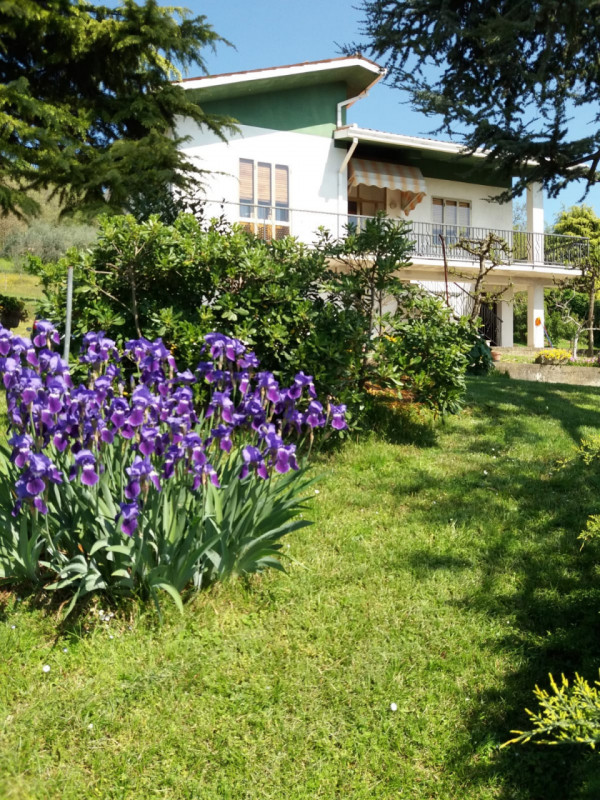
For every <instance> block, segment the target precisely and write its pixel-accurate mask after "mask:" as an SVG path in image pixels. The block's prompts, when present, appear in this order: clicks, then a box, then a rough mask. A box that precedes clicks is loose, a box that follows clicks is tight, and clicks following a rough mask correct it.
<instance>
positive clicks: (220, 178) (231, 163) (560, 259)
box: [177, 55, 588, 347]
mask: <svg viewBox="0 0 600 800" xmlns="http://www.w3.org/2000/svg"><path fill="white" fill-rule="evenodd" d="M383 75H384V72H383V70H382V69H381V68H380V67H379V66H378V65H377V64H375V63H374V62H372V61H370V60H368V59H366V58H363V57H361V56H358V55H356V56H348V57H342V58H334V59H328V60H324V61H314V62H308V63H302V64H292V65H289V66H282V67H274V68H269V69H260V70H251V71H248V72H238V73H231V74H225V75H215V76H210V77H201V78H191V79H187V80H184V81H182V82H181V85H182V86H184V87H185V88H186V90H187V91H189V92H190V93H193V95H192V96H193V97H194V98H197V101H198V102H199V103H200V104H201V105H202V107H203V108H204V109H205V110H206V111H208V112H212V113H220V114H226V115H228V116H232V117H234V118H235V119H236V120H238V122H239V133H237V134H235V135H232V136H231V137H230V138H229V141H228V142H223V141H222V140H221V139H219V138H218V137H217V136H216V135H215V134H213V133H212V132H210V131H208V130H205V129H203V128H201V127H199V126H198V125H196V123H193V122H191V121H189V120H182V121H181V124H180V125H179V126H178V130H177V133H178V135H180V136H185V137H188V139H187V143H186V145H185V149H186V152H187V154H188V155H189V156H191V157H193V158H198V159H200V162H201V166H202V167H203V168H205V169H207V170H209V171H210V173H211V174H210V175H208V176H207V186H206V198H207V202H208V206H209V212H210V211H211V210H213V209H214V213H215V215H220V214H221V213H222V212H224V213H225V215H226V217H227V218H229V219H230V220H231V221H236V222H239V223H241V224H243V225H244V226H245V227H247V228H248V229H249V230H252V231H254V232H255V233H256V234H258V235H260V236H262V237H264V238H268V239H277V238H281V237H283V236H286V235H288V234H291V235H293V236H296V237H298V238H299V239H300V240H302V241H305V242H307V243H310V242H312V241H314V239H315V235H316V231H317V229H318V228H319V227H320V226H323V227H325V228H327V229H329V230H330V231H331V232H332V234H334V235H336V236H341V235H343V233H344V231H345V226H347V225H348V222H354V223H357V224H361V220H362V219H363V218H365V217H369V216H372V215H374V214H375V213H376V212H377V211H380V210H384V211H385V212H386V213H387V214H388V215H389V216H390V217H395V218H399V219H405V220H408V221H409V222H410V223H411V224H412V234H413V238H414V241H415V245H414V253H413V255H412V262H413V265H412V267H410V268H409V269H408V270H406V271H403V272H402V275H403V276H405V277H406V279H407V280H411V281H418V282H421V283H424V284H425V285H427V286H429V287H430V288H432V289H437V290H440V288H442V287H444V288H446V287H448V288H449V289H450V290H451V291H450V294H452V295H453V297H454V300H453V302H454V304H455V305H456V304H458V303H460V301H461V300H462V301H465V299H466V302H467V303H468V302H469V301H470V298H469V295H468V288H469V281H470V278H471V277H472V276H474V275H475V274H476V272H477V266H476V264H475V261H474V257H473V256H471V255H469V254H468V253H466V252H465V251H462V250H460V249H459V248H458V247H457V246H456V242H457V239H458V237H459V236H460V235H464V234H467V235H468V236H469V237H470V238H474V239H479V238H484V237H485V236H486V235H487V233H488V232H489V231H495V232H497V233H498V235H499V236H501V237H502V238H503V239H504V240H505V241H506V242H507V243H508V245H509V247H510V248H511V256H510V258H509V259H507V261H508V263H503V264H502V266H498V267H495V268H494V270H493V271H492V272H491V273H490V275H489V276H488V277H489V280H488V284H489V288H490V290H492V289H494V290H495V289H497V288H498V287H506V288H505V291H504V294H503V295H502V297H501V299H500V300H499V301H498V303H497V304H496V306H495V308H494V310H493V313H492V314H491V330H492V333H491V338H493V339H494V340H495V342H496V343H497V344H498V345H501V346H512V344H513V297H514V293H515V292H521V291H525V292H527V306H528V344H529V345H530V346H532V347H543V346H544V288H545V287H547V286H552V285H554V284H555V282H556V280H560V279H562V278H565V277H568V276H572V275H573V274H574V273H577V272H578V270H577V265H578V264H579V263H580V262H581V258H582V257H583V256H584V255H585V253H586V252H587V246H588V244H587V240H584V239H576V238H574V237H559V236H556V235H548V234H545V233H544V210H543V197H542V190H541V187H540V186H539V185H538V184H535V183H534V184H532V185H531V186H530V187H529V188H528V190H527V226H526V232H518V233H517V232H513V230H512V203H510V202H508V203H504V204H500V203H498V202H495V201H494V200H491V199H490V198H493V197H495V196H498V195H499V194H500V193H501V192H502V191H503V190H504V189H506V188H508V187H509V186H510V181H511V176H505V177H503V178H501V177H499V176H498V174H497V173H496V172H494V170H493V169H492V167H491V166H490V165H489V164H488V162H487V161H486V160H485V158H484V156H483V154H481V153H476V154H474V155H468V156H467V155H465V154H463V153H462V152H461V147H460V146H459V145H456V144H452V143H449V142H442V141H436V140H434V139H426V138H418V137H414V136H405V135H404V134H402V133H385V132H383V131H377V130H371V129H368V128H360V127H357V126H356V125H354V124H352V123H349V122H348V120H347V115H348V110H349V109H350V107H351V106H352V105H353V104H354V103H356V102H358V101H359V100H360V99H361V97H364V96H365V95H366V94H367V92H368V91H369V90H370V89H371V88H372V87H373V86H374V85H375V84H376V83H377V82H378V81H380V80H381V79H382V77H383ZM440 234H442V236H443V239H444V242H445V245H446V253H447V260H448V264H449V266H450V275H449V278H448V279H447V278H445V275H444V259H443V253H442V241H441V239H440Z"/></svg>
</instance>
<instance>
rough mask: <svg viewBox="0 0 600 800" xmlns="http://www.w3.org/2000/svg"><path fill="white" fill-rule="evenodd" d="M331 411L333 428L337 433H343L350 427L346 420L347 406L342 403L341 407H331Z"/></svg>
mask: <svg viewBox="0 0 600 800" xmlns="http://www.w3.org/2000/svg"><path fill="white" fill-rule="evenodd" d="M329 411H330V412H331V427H332V428H335V430H336V431H341V430H343V429H344V428H347V427H348V423H347V422H346V419H345V414H346V406H345V405H344V403H341V404H340V405H339V406H334V405H330V406H329Z"/></svg>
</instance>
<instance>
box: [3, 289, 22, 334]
mask: <svg viewBox="0 0 600 800" xmlns="http://www.w3.org/2000/svg"><path fill="white" fill-rule="evenodd" d="M27 316H28V315H27V310H26V309H25V303H24V302H23V300H19V298H18V297H8V296H7V295H5V294H0V323H1V324H2V326H3V327H4V328H16V327H17V326H18V324H19V323H20V322H25V320H26V319H27Z"/></svg>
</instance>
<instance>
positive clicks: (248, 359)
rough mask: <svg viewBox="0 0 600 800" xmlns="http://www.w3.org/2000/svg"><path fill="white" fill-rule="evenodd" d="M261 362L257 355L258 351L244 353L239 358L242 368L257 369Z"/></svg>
mask: <svg viewBox="0 0 600 800" xmlns="http://www.w3.org/2000/svg"><path fill="white" fill-rule="evenodd" d="M259 363H260V362H259V360H258V358H257V357H256V353H253V352H252V351H249V352H248V353H244V355H243V356H242V357H241V358H240V359H238V364H239V365H240V367H241V368H242V369H257V368H258V365H259Z"/></svg>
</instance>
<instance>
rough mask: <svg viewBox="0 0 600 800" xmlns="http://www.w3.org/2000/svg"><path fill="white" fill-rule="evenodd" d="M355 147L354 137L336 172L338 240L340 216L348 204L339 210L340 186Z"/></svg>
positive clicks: (340, 229) (340, 231)
mask: <svg viewBox="0 0 600 800" xmlns="http://www.w3.org/2000/svg"><path fill="white" fill-rule="evenodd" d="M357 146H358V138H357V137H356V136H354V138H353V139H352V144H351V145H350V147H349V148H348V151H347V153H346V156H345V157H344V160H343V161H342V163H341V165H340V169H339V172H338V213H337V220H338V222H337V225H338V231H337V235H338V238H339V237H340V236H341V235H342V224H341V219H342V214H343V215H344V216H345V214H346V212H347V211H348V204H346V209H345V211H342V208H341V198H342V186H343V181H344V175H345V174H346V168H347V166H348V162H349V161H350V159H351V158H352V155H353V153H354V151H355V150H356V148H357Z"/></svg>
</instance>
